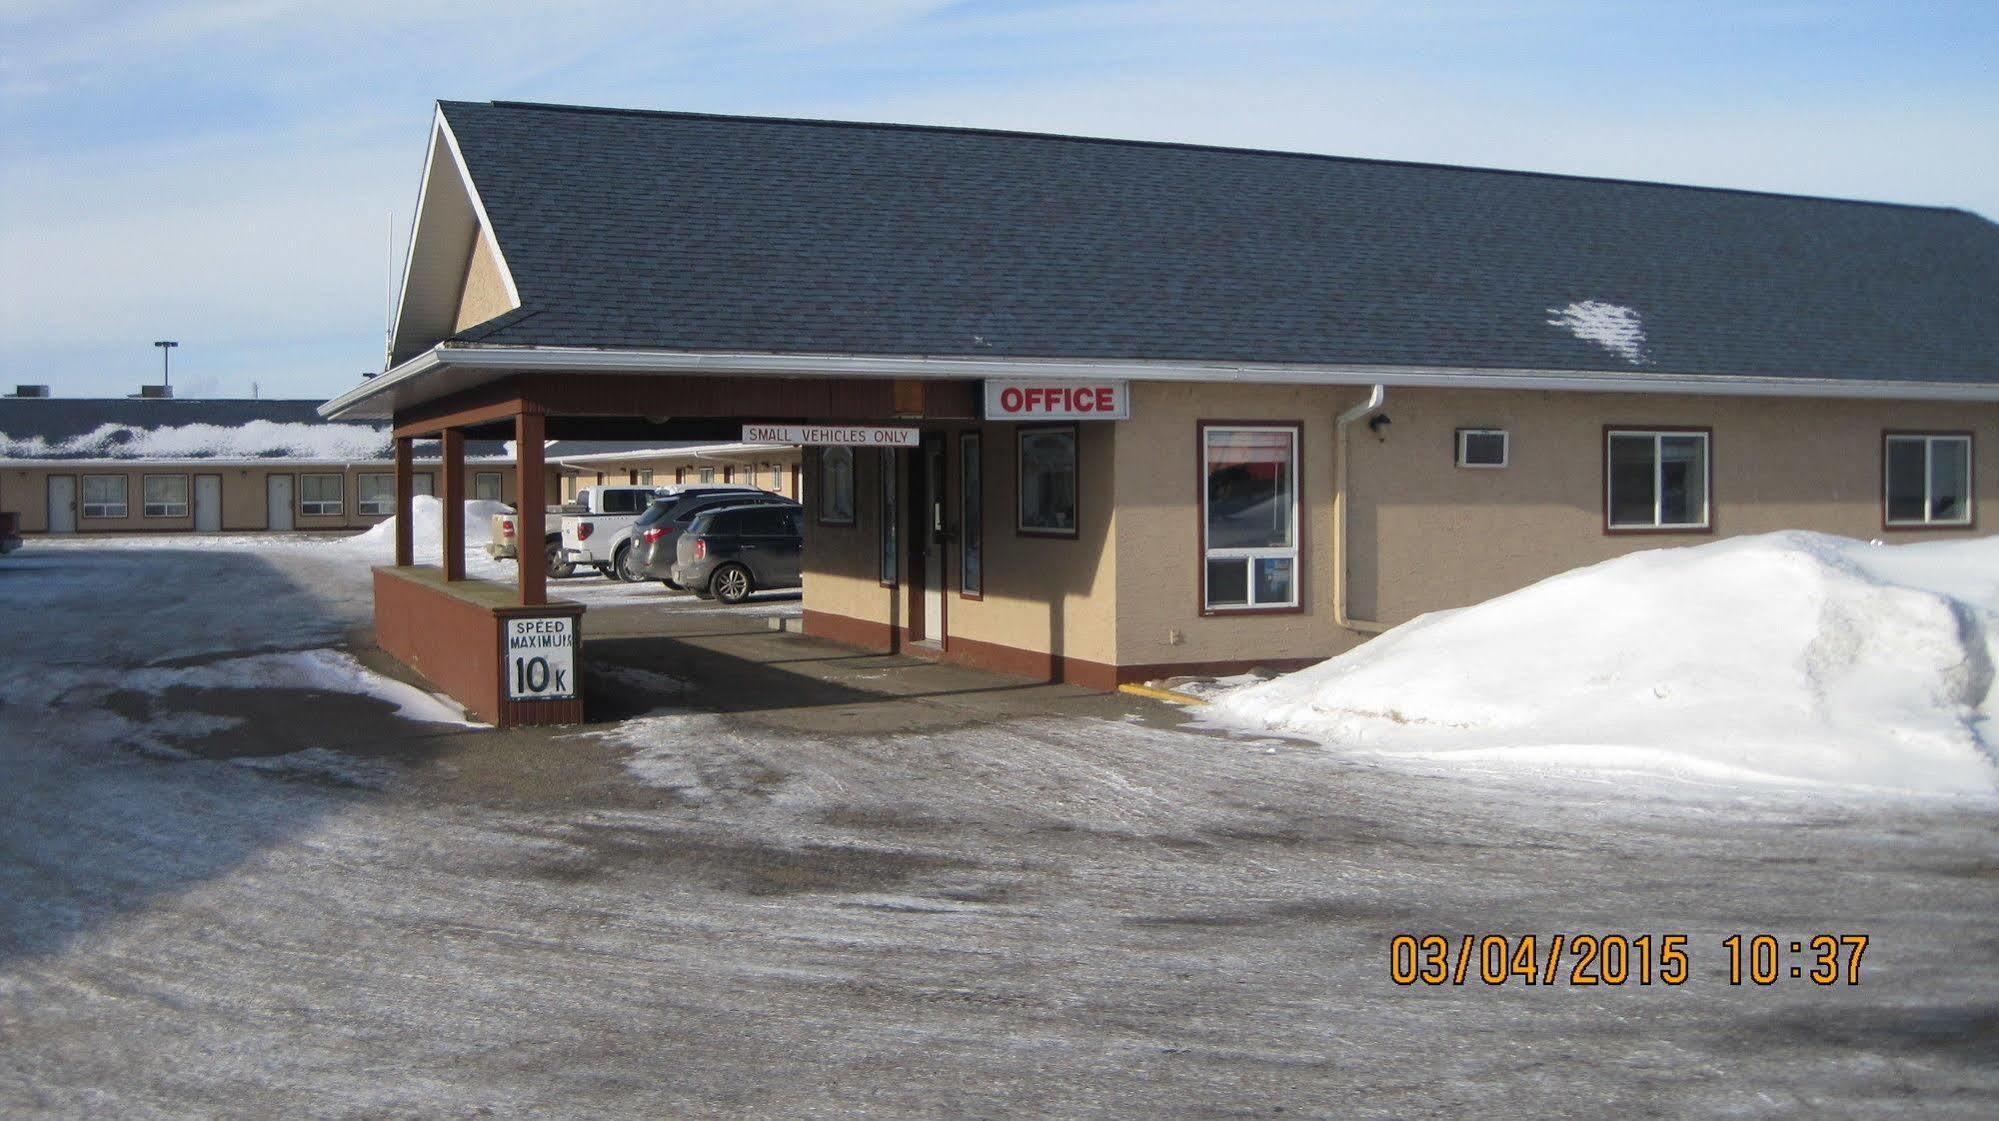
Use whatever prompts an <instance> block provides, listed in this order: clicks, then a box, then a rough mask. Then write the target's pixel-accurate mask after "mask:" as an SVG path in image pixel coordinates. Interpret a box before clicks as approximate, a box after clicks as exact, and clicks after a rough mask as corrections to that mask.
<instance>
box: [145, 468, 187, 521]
mask: <svg viewBox="0 0 1999 1121" xmlns="http://www.w3.org/2000/svg"><path fill="white" fill-rule="evenodd" d="M145 488H146V502H145V505H144V506H142V507H140V509H141V511H142V512H143V513H144V514H145V516H146V517H149V518H185V517H187V476H186V475H148V476H146V479H145Z"/></svg>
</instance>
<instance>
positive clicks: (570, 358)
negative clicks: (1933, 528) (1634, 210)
mask: <svg viewBox="0 0 1999 1121" xmlns="http://www.w3.org/2000/svg"><path fill="white" fill-rule="evenodd" d="M440 367H460V368H464V369H467V370H479V371H490V372H492V373H493V374H495V375H506V374H511V373H528V372H535V373H610V374H690V373H692V374H722V375H735V376H743V377H812V376H819V377H846V378H929V379H940V380H953V379H963V380H975V379H979V378H1028V379H1032V378H1050V379H1059V378H1124V379H1129V380H1134V381H1168V382H1179V381H1184V382H1241V383H1256V384H1272V385H1369V386H1372V385H1382V386H1393V387H1397V388H1403V389H1420V388H1434V389H1524V390H1550V391H1557V392H1570V393H1680V394H1692V395H1701V396H1744V397H1847V398H1892V399H1896V400H1923V401H1999V382H1935V381H1929V382H1915V381H1884V380H1871V379H1859V378H1809V377H1783V376H1771V375H1733V374H1666V373H1658V374H1648V373H1641V372H1636V371H1624V370H1543V369H1529V368H1508V367H1489V368H1488V367H1476V366H1458V367H1451V366H1398V365H1382V364H1360V365H1311V364H1296V363H1269V362H1263V363H1231V362H1176V361H1154V360H1147V359H1082V358H964V357H956V356H949V355H871V354H763V353H756V352H746V351H679V350H607V349H597V348H588V347H497V346H465V345H442V344H440V345H438V346H435V347H432V348H431V349H430V350H427V351H425V352H424V353H422V354H419V355H417V356H416V357H414V358H411V359H409V360H408V361H406V362H404V363H403V364H402V365H400V366H397V367H395V368H394V369H392V370H390V371H388V372H387V373H385V374H383V375H381V376H380V377H377V378H372V379H370V380H368V381H366V382H363V383H362V384H360V385H358V386H356V387H354V388H353V389H350V390H348V391H347V392H346V393H343V394H341V395H340V396H338V397H336V398H334V399H333V400H331V401H328V402H327V403H326V404H324V405H321V406H320V409H319V411H320V415H322V416H325V417H329V418H335V417H339V416H342V415H344V414H346V413H348V412H350V411H352V410H354V409H355V408H357V407H358V406H360V405H362V404H363V403H365V402H367V401H369V400H370V399H372V398H374V397H376V396H379V395H380V394H382V393H385V392H388V391H389V390H391V389H394V388H395V387H397V386H399V385H402V384H405V383H407V382H409V381H411V380H412V379H414V378H416V377H418V376H420V375H422V374H424V373H426V372H428V371H430V370H434V369H438V368H440Z"/></svg>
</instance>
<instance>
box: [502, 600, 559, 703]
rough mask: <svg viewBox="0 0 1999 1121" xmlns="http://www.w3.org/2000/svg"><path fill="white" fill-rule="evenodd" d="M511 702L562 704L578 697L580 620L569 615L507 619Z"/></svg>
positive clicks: (508, 697)
mask: <svg viewBox="0 0 1999 1121" xmlns="http://www.w3.org/2000/svg"><path fill="white" fill-rule="evenodd" d="M506 668H507V699H508V700H510V701H559V700H568V699H569V698H571V697H574V696H575V695H576V620H575V619H574V618H571V617H570V616H567V615H552V616H549V617H547V618H542V619H508V620H507V660H506Z"/></svg>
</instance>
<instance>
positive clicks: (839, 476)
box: [819, 448, 854, 525]
mask: <svg viewBox="0 0 1999 1121" xmlns="http://www.w3.org/2000/svg"><path fill="white" fill-rule="evenodd" d="M819 524H821V525H853V524H854V449H852V448H820V449H819Z"/></svg>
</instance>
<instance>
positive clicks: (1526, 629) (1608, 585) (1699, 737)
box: [1206, 532, 1999, 794]
mask: <svg viewBox="0 0 1999 1121" xmlns="http://www.w3.org/2000/svg"><path fill="white" fill-rule="evenodd" d="M1995 661H1999V538H1986V539H1982V540H1970V541H1953V542H1939V543H1931V544H1920V545H1904V546H1899V547H1893V548H1890V547H1883V546H1878V545H1876V546H1870V545H1865V544H1862V543H1860V542H1857V541H1852V540H1849V539H1846V538H1841V537H1832V536H1828V535H1825V534H1815V533H1802V532H1795V533H1777V534H1768V535H1764V536H1759V537H1746V538H1739V539H1735V540H1729V541H1721V542H1716V543H1714V544H1710V545H1703V546H1699V547H1695V548H1683V549H1659V550H1652V551H1647V552H1642V553H1634V554H1632V555H1630V556H1626V557H1622V558H1619V559H1617V560H1612V561H1607V562H1605V563H1603V564H1599V565H1595V566H1593V567H1589V568H1583V569H1578V570H1576V571H1574V572H1569V573H1565V574H1563V575H1561V576H1556V577H1553V578H1551V579H1548V580H1544V581H1542V582H1540V583H1538V584H1535V585H1533V586H1531V587H1528V588H1525V589H1522V590H1521V591H1518V592H1514V593H1513V594H1511V595H1506V596H1501V597H1499V598H1498V599H1494V600H1491V601H1488V602H1486V603H1483V604H1480V605H1478V606H1476V607H1470V608H1464V609H1461V610H1457V611H1443V612H1437V613H1434V614H1430V615H1425V616H1423V617H1421V618H1419V619H1416V620H1414V621H1412V622H1410V623H1408V624H1406V625H1404V626H1401V627H1397V628H1395V629H1394V630H1391V631H1389V632H1388V633H1387V634H1384V635H1382V636H1381V637H1379V638H1377V639H1375V640H1373V641H1372V642H1369V643H1367V644H1366V645H1365V646H1362V647H1360V648H1359V649H1356V650H1353V651H1351V652H1349V653H1347V654H1345V655H1343V656H1341V657H1338V658H1334V659H1332V660H1331V661H1328V662H1323V663H1321V664H1319V665H1317V666H1313V667H1311V668H1309V669H1305V670H1301V671H1299V672H1297V673H1293V674H1289V675H1286V676H1284V677H1279V678H1277V679H1275V680H1273V681H1270V682H1268V683H1265V684H1262V685H1253V686H1250V687H1248V688H1244V689H1240V690H1237V691H1234V692H1231V693H1229V694H1226V695H1225V696H1223V697H1222V698H1220V699H1219V700H1218V701H1217V702H1216V703H1215V704H1214V705H1213V706H1212V707H1211V708H1210V709H1209V710H1208V713H1207V715H1206V719H1209V720H1211V721H1215V722H1219V723H1222V724H1224V725H1228V726H1232V727H1237V728H1250V729H1255V730H1258V731H1266V730H1267V731H1283V732H1292V733H1297V734H1300V735H1303V736H1306V737H1309V738H1312V739H1316V740H1319V741H1321V742H1324V743H1326V744H1328V745H1333V746H1337V747H1339V748H1341V749H1343V750H1349V751H1358V752H1366V753H1376V754H1381V755H1386V756H1394V757H1400V758H1405V759H1420V760H1426V761H1429V762H1432V763H1435V762H1449V763H1454V764H1469V765H1471V766H1473V767H1480V766H1487V765H1497V764H1517V765H1523V766H1527V767H1530V768H1549V769H1557V770H1579V771H1610V772H1632V771H1639V772H1652V773H1663V774H1668V775H1672V776H1676V777H1679V778H1683V779H1695V780H1717V781H1721V782H1725V783H1729V784H1737V783H1740V782H1743V781H1759V782H1779V783H1789V784H1802V785H1808V786H1822V787H1844V788H1852V789H1865V790H1877V791H1897V792H1918V793H1941V794H1958V793H1984V794H1989V793H1991V792H1993V790H1994V788H1995V785H1999V769H1995V765H1994V749H1995V746H1999V744H1995V742H1994V740H1993V739H1992V738H1991V737H1992V729H1993V724H1992V716H1993V714H1994V710H1995V690H1994V687H1993V666H1994V663H1995Z"/></svg>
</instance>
